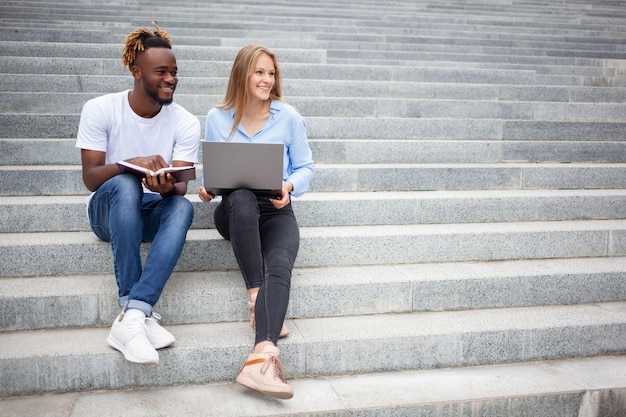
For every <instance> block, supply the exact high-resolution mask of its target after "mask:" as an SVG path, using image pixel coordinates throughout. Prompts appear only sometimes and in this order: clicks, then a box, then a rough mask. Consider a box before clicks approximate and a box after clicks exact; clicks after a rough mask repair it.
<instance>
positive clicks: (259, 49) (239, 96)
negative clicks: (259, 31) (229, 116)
mask: <svg viewBox="0 0 626 417" xmlns="http://www.w3.org/2000/svg"><path fill="white" fill-rule="evenodd" d="M263 54H265V55H267V56H269V57H270V58H271V59H272V62H273V63H274V85H273V86H272V90H271V91H270V100H278V101H283V99H282V87H281V78H280V69H279V67H278V57H277V56H276V54H275V53H274V52H272V51H271V50H270V49H268V48H267V47H265V46H262V45H248V46H244V47H243V48H241V49H240V50H239V52H238V53H237V56H236V57H235V61H234V62H233V67H232V69H231V71H230V78H229V79H228V86H227V87H226V94H225V96H224V101H223V102H222V104H220V105H219V106H217V107H218V108H220V109H224V110H231V109H235V120H234V121H233V127H232V129H231V131H230V134H229V135H228V140H230V139H231V138H232V137H233V135H234V134H235V131H236V130H237V126H239V123H240V122H241V118H242V112H241V111H237V110H238V109H243V108H244V107H246V106H247V105H248V103H249V102H250V92H249V91H248V80H249V79H250V76H251V75H252V74H253V73H254V69H255V66H256V63H257V61H258V59H259V57H260V56H261V55H263Z"/></svg>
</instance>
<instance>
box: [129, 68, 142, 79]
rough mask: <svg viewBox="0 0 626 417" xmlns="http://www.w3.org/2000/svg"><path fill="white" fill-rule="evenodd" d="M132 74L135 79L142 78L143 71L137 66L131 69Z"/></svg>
mask: <svg viewBox="0 0 626 417" xmlns="http://www.w3.org/2000/svg"><path fill="white" fill-rule="evenodd" d="M130 73H131V74H133V77H135V78H141V69H140V68H139V67H138V66H137V65H133V66H132V67H130Z"/></svg>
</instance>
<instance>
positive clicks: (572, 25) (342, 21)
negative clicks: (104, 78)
mask: <svg viewBox="0 0 626 417" xmlns="http://www.w3.org/2000/svg"><path fill="white" fill-rule="evenodd" d="M81 6H82V7H77V6H75V5H69V6H68V7H66V8H65V9H64V8H59V7H52V8H45V7H41V5H38V7H37V8H18V9H17V10H16V8H15V7H13V8H11V9H9V11H10V12H11V15H12V18H13V19H16V20H17V19H19V20H27V21H28V20H29V21H31V22H33V21H38V20H39V21H43V22H46V23H53V24H54V23H55V22H59V23H63V22H73V21H81V19H82V21H83V22H89V21H99V22H102V21H107V22H109V23H114V24H118V25H119V24H122V23H126V22H127V21H128V19H133V24H136V22H139V24H145V22H144V20H145V19H146V18H147V16H146V18H141V15H142V14H145V15H148V13H142V11H141V10H137V9H136V8H131V9H129V8H128V7H124V8H119V7H117V8H115V7H110V6H109V7H107V8H106V9H97V8H94V7H87V6H85V5H81ZM316 6H317V7H318V9H317V10H319V11H317V12H316V13H311V12H310V9H309V8H301V7H299V5H295V7H294V5H292V4H289V3H285V4H283V5H272V7H274V8H276V9H279V10H280V11H279V12H276V13H274V15H273V18H274V19H275V23H274V26H277V27H280V28H282V29H284V30H296V29H297V28H299V27H300V28H302V29H303V30H304V31H310V32H313V31H320V32H323V33H332V32H337V31H351V30H352V31H358V30H359V29H363V28H368V29H370V30H372V29H376V30H378V31H380V30H381V29H382V28H387V29H389V30H390V29H392V28H395V29H396V30H400V29H410V28H415V27H420V28H421V27H424V26H425V25H428V24H430V25H433V26H434V25H436V24H438V25H440V26H441V27H442V29H446V28H448V27H453V28H459V27H463V26H469V25H472V24H473V25H475V26H477V27H478V28H479V30H480V29H482V30H489V29H491V30H493V27H494V26H496V25H497V26H498V27H503V28H505V29H509V30H514V29H518V30H520V29H526V30H527V31H533V32H534V31H537V32H540V33H541V32H544V33H545V32H550V33H556V32H558V31H559V30H561V31H563V30H576V29H577V30H578V31H581V30H590V29H591V30H596V31H597V30H598V28H600V27H603V26H602V25H603V24H604V25H605V26H604V27H605V28H608V29H612V30H616V31H619V30H620V27H619V23H620V22H621V19H623V17H622V15H623V13H622V10H621V9H620V8H619V7H615V6H613V7H610V8H608V7H607V8H606V10H607V12H606V13H607V14H606V16H598V17H595V16H593V14H592V13H589V12H586V10H585V8H584V7H578V8H577V10H576V11H575V12H574V13H577V16H576V17H578V18H580V19H579V20H577V21H573V20H572V19H571V16H568V17H564V16H563V12H562V10H558V12H559V13H558V14H556V13H550V12H551V11H554V10H555V9H554V8H553V7H552V6H549V7H548V8H543V7H542V8H537V5H533V7H532V8H522V9H517V8H516V10H517V12H516V11H512V10H511V9H510V6H511V5H509V8H508V9H506V10H501V11H498V12H494V11H493V10H492V9H491V7H492V5H489V9H483V8H479V7H477V6H476V5H475V4H472V5H471V6H470V7H467V5H463V7H457V5H455V6H453V7H444V8H441V9H437V8H432V7H428V8H423V7H418V8H415V7H406V3H405V4H403V5H401V6H400V7H394V6H391V5H389V4H385V6H386V10H385V12H386V13H385V14H384V15H381V14H380V12H379V9H377V8H376V5H375V4H372V5H369V6H368V7H362V6H361V7H359V6H356V7H355V6H354V5H353V6H352V7H344V6H339V7H337V5H331V4H327V3H324V4H319V5H316ZM192 7H194V9H189V10H186V9H185V8H184V6H183V8H176V9H172V8H169V7H167V6H165V5H164V6H161V8H160V9H161V10H157V11H155V12H152V13H151V14H150V16H151V17H152V19H155V18H156V20H158V21H159V23H160V24H161V25H162V27H166V28H167V27H186V28H206V27H213V28H215V27H217V28H220V29H228V28H230V29H232V28H236V27H242V26H245V25H248V26H250V27H251V28H253V29H258V28H263V27H264V26H265V25H264V22H259V21H258V18H257V19H255V16H257V15H258V13H263V12H266V13H267V12H268V11H267V7H263V8H260V7H255V6H254V5H250V6H248V7H247V8H245V9H242V8H235V9H229V8H224V7H221V8H217V9H216V8H210V9H208V10H206V9H205V10H204V13H202V14H201V15H198V14H197V6H196V5H193V6H192ZM281 7H282V8H281ZM81 8H83V9H85V10H81ZM285 8H286V9H287V10H288V12H285V11H284V10H283V9H285ZM194 13H195V14H194ZM512 13H513V14H517V15H516V16H514V17H512V16H511V14H512ZM192 14H193V17H194V18H195V19H194V20H192V21H189V18H190V17H191V16H192ZM585 15H586V16H585ZM585 17H586V20H583V19H585ZM611 18H613V19H611ZM329 22H332V23H335V26H332V25H331V24H329ZM392 22H393V23H394V24H395V25H392ZM417 23H419V24H420V25H417ZM66 24H67V23H66ZM320 26H322V28H320Z"/></svg>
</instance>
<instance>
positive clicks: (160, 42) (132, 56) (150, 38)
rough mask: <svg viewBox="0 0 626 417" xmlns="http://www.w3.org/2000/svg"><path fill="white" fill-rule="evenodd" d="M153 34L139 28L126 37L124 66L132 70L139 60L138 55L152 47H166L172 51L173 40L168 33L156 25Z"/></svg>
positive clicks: (123, 55) (123, 54) (154, 24)
mask: <svg viewBox="0 0 626 417" xmlns="http://www.w3.org/2000/svg"><path fill="white" fill-rule="evenodd" d="M152 25H153V26H154V27H155V28H156V30H155V31H154V32H153V31H152V30H150V29H148V28H146V27H139V28H137V29H135V30H134V31H133V32H131V33H130V34H128V36H126V39H125V40H124V50H123V51H122V64H123V65H124V66H125V67H126V66H128V68H129V69H130V68H131V67H132V66H133V65H134V64H135V61H136V60H137V54H138V53H139V52H141V51H145V50H146V49H148V48H151V47H154V46H156V47H162V48H163V47H164V48H169V49H172V46H171V44H172V40H171V39H170V36H169V35H168V34H167V32H166V31H164V30H161V29H160V28H159V27H158V26H157V24H156V23H154V22H152Z"/></svg>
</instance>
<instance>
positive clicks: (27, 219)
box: [0, 189, 626, 233]
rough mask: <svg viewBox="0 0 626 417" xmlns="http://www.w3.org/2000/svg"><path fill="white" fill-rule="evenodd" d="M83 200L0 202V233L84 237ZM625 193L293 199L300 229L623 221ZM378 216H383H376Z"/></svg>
mask: <svg viewBox="0 0 626 417" xmlns="http://www.w3.org/2000/svg"><path fill="white" fill-rule="evenodd" d="M187 198H188V199H189V200H190V201H191V202H192V203H193V205H194V210H195V217H194V221H193V223H192V226H191V227H192V229H207V228H213V227H214V223H213V211H214V209H215V206H216V205H217V201H219V199H216V201H213V202H211V203H202V202H200V200H199V198H198V196H197V195H195V194H188V195H187ZM85 200H86V195H77V196H9V197H0V218H2V219H3V222H2V224H0V233H19V232H28V233H34V232H63V231H88V230H90V228H89V224H88V222H87V217H86V213H85ZM625 203H626V190H624V189H607V190H469V191H442V190H439V191H419V192H417V191H399V192H365V191H360V192H346V193H343V192H333V193H324V192H311V193H308V194H307V195H305V196H303V197H300V198H294V200H293V206H294V210H296V213H297V217H298V224H299V225H300V226H302V227H316V226H317V227H322V226H324V227H326V226H359V225H382V224H389V225H401V224H446V223H485V222H487V223H494V222H518V221H521V222H526V221H557V220H588V219H593V220H617V219H626V204H625ZM381 213H384V216H382V215H381Z"/></svg>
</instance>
